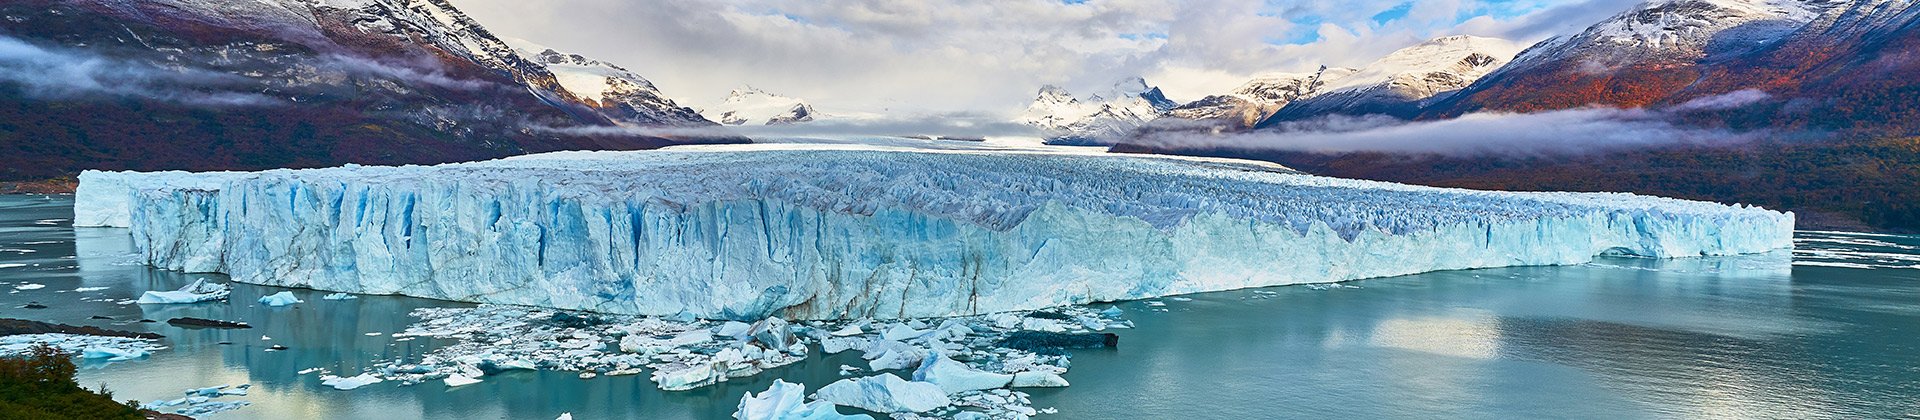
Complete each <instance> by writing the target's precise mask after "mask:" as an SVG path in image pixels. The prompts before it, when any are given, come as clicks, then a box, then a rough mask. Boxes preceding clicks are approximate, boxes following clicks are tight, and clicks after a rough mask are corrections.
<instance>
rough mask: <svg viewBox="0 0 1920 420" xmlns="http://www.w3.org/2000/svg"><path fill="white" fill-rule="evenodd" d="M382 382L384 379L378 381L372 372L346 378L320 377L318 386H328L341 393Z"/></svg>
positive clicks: (378, 378) (377, 376)
mask: <svg viewBox="0 0 1920 420" xmlns="http://www.w3.org/2000/svg"><path fill="white" fill-rule="evenodd" d="M384 381H385V380H384V379H380V376H379V375H375V374H373V373H372V372H368V373H362V374H359V375H355V376H347V377H340V376H333V375H321V376H320V385H325V386H330V387H333V389H338V390H341V391H350V390H353V389H355V388H359V387H363V386H367V385H373V384H377V383H380V382H384Z"/></svg>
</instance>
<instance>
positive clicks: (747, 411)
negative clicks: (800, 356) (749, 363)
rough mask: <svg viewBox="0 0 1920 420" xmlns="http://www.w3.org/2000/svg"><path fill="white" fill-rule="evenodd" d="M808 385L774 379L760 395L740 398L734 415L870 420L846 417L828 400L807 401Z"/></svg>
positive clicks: (749, 419) (760, 419)
mask: <svg viewBox="0 0 1920 420" xmlns="http://www.w3.org/2000/svg"><path fill="white" fill-rule="evenodd" d="M806 395H807V386H806V385H800V384H793V383H788V382H787V381H783V380H779V379H775V380H773V386H771V387H768V388H767V390H766V391H765V392H761V393H760V395H754V394H753V393H751V392H749V393H747V395H744V396H741V397H740V406H739V408H738V409H736V410H735V411H734V413H733V418H735V419H739V420H842V419H868V420H872V419H873V417H872V416H868V415H865V414H856V415H843V414H840V413H839V412H836V411H834V409H833V404H832V403H828V402H826V401H819V400H816V401H812V402H807V401H806Z"/></svg>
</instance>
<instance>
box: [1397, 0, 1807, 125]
mask: <svg viewBox="0 0 1920 420" xmlns="http://www.w3.org/2000/svg"><path fill="white" fill-rule="evenodd" d="M1836 4H1839V3H1829V2H1825V1H1819V0H1809V1H1796V0H1670V1H1654V2H1648V3H1645V4H1641V5H1640V6H1638V7H1635V8H1634V9H1632V10H1628V11H1626V12H1623V13H1620V14H1618V15H1615V16H1613V17H1610V18H1608V19H1606V20H1603V21H1601V22H1599V23H1596V24H1594V25H1592V26H1590V27H1588V28H1587V29H1586V30H1585V31H1582V32H1581V33H1579V34H1575V35H1572V36H1565V37H1555V38H1551V39H1548V40H1546V41H1542V42H1540V43H1539V44H1536V45H1534V46H1533V47H1531V48H1528V49H1527V50H1526V51H1525V52H1522V53H1521V54H1520V56H1519V57H1516V58H1515V59H1514V60H1513V63H1511V64H1509V65H1507V66H1506V67H1504V68H1502V69H1500V70H1498V71H1496V72H1494V74H1491V75H1488V76H1487V77H1484V78H1482V79H1481V80H1480V81H1479V82H1477V83H1475V84H1473V85H1472V86H1470V87H1469V88H1468V89H1466V90H1465V91H1463V92H1462V93H1461V94H1459V95H1455V96H1454V97H1452V98H1449V99H1448V100H1446V101H1444V103H1442V104H1439V105H1437V106H1436V107H1435V109H1434V110H1432V111H1430V112H1429V114H1430V115H1432V116H1437V117H1446V116H1453V115H1459V114H1463V113H1466V112H1473V111H1479V110H1494V111H1517V112H1528V111H1539V110H1549V109H1564V108H1574V107H1582V106H1589V105H1606V106H1616V107H1644V106H1650V105H1656V104H1663V103H1676V101H1680V100H1682V99H1681V98H1680V96H1681V95H1679V94H1680V93H1681V92H1683V91H1685V90H1688V89H1689V88H1690V87H1692V86H1694V85H1695V84H1696V83H1699V82H1701V81H1703V80H1705V78H1704V76H1706V75H1707V74H1708V73H1709V70H1707V69H1706V67H1709V66H1714V65H1716V64H1717V63H1726V62H1727V61H1728V60H1729V59H1730V58H1731V57H1739V56H1742V55H1748V54H1754V53H1756V52H1757V51H1760V50H1766V49H1768V46H1769V45H1773V44H1775V43H1777V42H1778V41H1779V40H1781V39H1784V38H1785V37H1786V36H1787V35H1789V34H1791V33H1793V32H1794V31H1795V30H1796V29H1798V28H1800V27H1802V26H1804V25H1805V24H1807V23H1808V22H1810V21H1812V20H1813V19H1814V18H1815V17H1818V16H1820V14H1821V13H1822V12H1823V11H1824V10H1825V9H1829V8H1834V5H1836ZM1841 8H1844V7H1841ZM1687 96H1692V95H1687Z"/></svg>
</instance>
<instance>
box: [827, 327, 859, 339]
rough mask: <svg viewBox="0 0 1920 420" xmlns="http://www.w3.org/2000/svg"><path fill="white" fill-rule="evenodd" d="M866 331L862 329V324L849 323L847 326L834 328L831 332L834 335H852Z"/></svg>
mask: <svg viewBox="0 0 1920 420" xmlns="http://www.w3.org/2000/svg"><path fill="white" fill-rule="evenodd" d="M864 333H866V332H865V331H861V330H860V324H848V325H847V326H846V328H841V329H838V330H833V332H832V333H829V334H830V335H832V336H834V337H851V336H856V335H860V334H864Z"/></svg>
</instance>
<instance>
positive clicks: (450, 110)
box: [0, 0, 737, 180]
mask: <svg viewBox="0 0 1920 420" xmlns="http://www.w3.org/2000/svg"><path fill="white" fill-rule="evenodd" d="M0 46H4V47H5V49H7V50H8V51H9V53H8V54H5V55H0V68H4V70H5V71H0V180H27V179H46V178H53V177H58V176H63V175H71V174H73V173H77V172H78V170H80V169H84V168H100V169H143V170H155V169H195V170H208V169H259V168H271V167H305V166H323V165H334V164H339V163H347V162H354V163H366V164H401V163H437V162H448V161H460V160H473V159H483V158H492V157H499V156H506V155H512V154H521V153H528V152H538V151H548V150H562V149H636V148H651V147H658V146H661V145H665V144H670V143H674V142H684V141H707V140H715V139H696V138H687V137H679V136H665V135H637V134H634V133H633V132H632V131H629V130H624V129H621V127H657V126H667V127H707V126H713V125H714V124H713V123H712V122H709V121H706V120H704V119H702V118H700V117H699V116H698V115H697V114H696V113H694V112H693V111H691V110H688V109H686V108H683V107H679V106H677V105H675V104H674V103H673V102H672V101H671V100H668V99H666V98H664V97H662V96H661V95H660V94H659V92H658V91H657V90H654V89H653V86H652V84H651V83H648V82H647V81H646V80H645V79H644V78H641V77H640V76H638V75H635V74H633V73H632V72H628V71H625V70H623V69H620V68H619V67H616V66H612V65H609V64H606V63H601V62H597V61H593V60H590V59H586V58H584V57H579V56H575V55H569V54H563V53H559V52H553V51H550V50H547V49H544V48H540V49H537V50H533V49H527V48H518V49H516V48H514V47H512V46H510V45H509V44H508V43H507V42H506V41H503V40H501V39H499V38H497V37H495V36H494V35H492V34H491V33H489V32H488V31H487V30H486V29H485V28H484V27H482V26H480V25H479V24H478V23H477V22H474V21H473V20H472V19H470V18H468V17H467V16H466V15H465V14H463V13H461V12H460V11H459V10H458V9H455V8H454V7H453V6H452V5H451V4H448V3H447V2H446V1H444V0H326V1H307V0H264V1H255V0H147V1H134V0H26V1H20V2H11V3H8V4H5V5H0ZM717 140H721V141H734V140H737V139H733V138H720V139H717Z"/></svg>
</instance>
